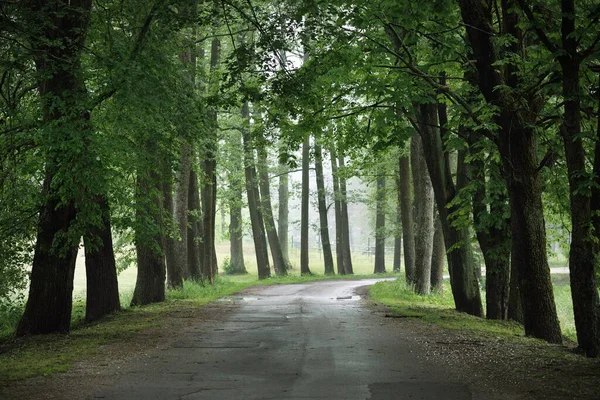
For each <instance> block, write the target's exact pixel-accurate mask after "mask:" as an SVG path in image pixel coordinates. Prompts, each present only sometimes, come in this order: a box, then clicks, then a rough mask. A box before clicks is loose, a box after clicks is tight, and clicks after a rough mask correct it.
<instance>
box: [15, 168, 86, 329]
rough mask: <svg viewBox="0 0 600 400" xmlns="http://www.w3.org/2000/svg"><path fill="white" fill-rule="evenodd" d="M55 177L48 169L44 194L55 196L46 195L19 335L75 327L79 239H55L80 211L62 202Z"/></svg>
mask: <svg viewBox="0 0 600 400" xmlns="http://www.w3.org/2000/svg"><path fill="white" fill-rule="evenodd" d="M52 180H53V174H52V173H48V172H47V173H46V178H45V181H44V189H43V191H42V194H43V195H44V196H43V197H46V196H50V195H51V193H52V195H51V196H52V197H46V198H48V200H46V202H45V203H44V204H43V205H42V209H41V210H40V220H39V225H38V233H37V240H36V244H35V253H34V256H33V268H32V270H31V283H30V286H29V296H28V298H27V305H26V306H25V312H24V313H23V316H22V318H21V321H20V322H19V325H18V327H17V336H24V335H31V334H45V333H53V332H59V333H68V332H69V330H70V328H71V309H72V305H73V276H74V273H75V260H76V259H77V250H78V243H75V242H71V243H65V242H64V241H63V242H58V243H55V242H57V240H56V238H58V237H66V235H67V232H68V231H69V228H70V227H71V224H72V223H73V222H74V220H75V217H76V215H77V213H76V210H75V206H74V204H73V203H72V202H69V203H67V204H62V205H59V204H61V203H59V200H58V197H57V195H56V194H55V193H53V189H51V185H52ZM56 244H58V245H59V246H60V247H56ZM53 247H54V248H53ZM59 248H60V250H61V251H58V249H59Z"/></svg>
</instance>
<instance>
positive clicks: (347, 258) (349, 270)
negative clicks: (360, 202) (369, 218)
mask: <svg viewBox="0 0 600 400" xmlns="http://www.w3.org/2000/svg"><path fill="white" fill-rule="evenodd" d="M345 168H346V161H345V160H344V155H343V154H340V155H339V169H340V170H341V171H344V169H345ZM339 183H340V205H341V217H342V251H343V252H344V271H346V274H348V275H352V274H354V268H353V266H352V249H351V246H350V225H349V218H348V192H347V190H346V178H345V177H344V176H343V175H342V176H340V177H339Z"/></svg>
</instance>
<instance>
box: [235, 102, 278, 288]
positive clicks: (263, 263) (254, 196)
mask: <svg viewBox="0 0 600 400" xmlns="http://www.w3.org/2000/svg"><path fill="white" fill-rule="evenodd" d="M242 118H243V120H244V121H249V120H250V110H249V107H248V103H247V102H245V103H244V104H243V106H242ZM242 137H243V140H244V172H245V175H246V192H247V193H248V209H249V210H250V223H251V225H252V237H253V239H254V249H255V252H256V265H257V267H258V279H266V278H268V277H270V276H271V268H270V267H269V254H268V250H267V238H266V236H265V226H264V224H263V216H262V211H261V209H260V194H259V192H258V179H257V176H256V169H255V161H254V149H253V146H252V137H251V136H250V130H249V129H248V128H244V132H243V135H242Z"/></svg>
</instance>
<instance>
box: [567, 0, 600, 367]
mask: <svg viewBox="0 0 600 400" xmlns="http://www.w3.org/2000/svg"><path fill="white" fill-rule="evenodd" d="M561 5H562V44H563V48H564V49H565V50H566V54H565V55H563V56H561V57H560V58H559V60H560V65H561V67H562V79H563V82H562V84H563V85H562V87H563V97H564V109H565V110H564V114H563V124H562V127H561V135H562V137H563V142H564V148H565V154H566V159H567V170H568V173H569V189H570V199H571V226H572V231H571V246H570V249H569V272H570V274H569V277H570V281H571V296H572V299H573V313H574V315H575V327H576V329H577V342H578V343H579V347H580V348H581V349H582V350H583V351H585V354H586V355H587V356H588V357H598V356H600V299H599V298H598V288H597V286H596V272H595V266H596V263H597V254H596V252H595V245H594V234H593V233H592V230H591V228H592V213H591V197H590V196H589V194H588V191H587V190H582V188H587V187H590V184H589V181H588V174H587V170H586V154H585V150H584V147H583V140H582V138H581V99H580V94H579V93H580V84H579V75H580V60H579V54H578V51H577V46H578V43H577V39H576V37H575V2H574V0H563V1H562V2H561Z"/></svg>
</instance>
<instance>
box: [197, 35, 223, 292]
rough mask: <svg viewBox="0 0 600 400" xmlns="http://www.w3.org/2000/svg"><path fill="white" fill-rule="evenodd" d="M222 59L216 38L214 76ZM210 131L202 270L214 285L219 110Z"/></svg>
mask: <svg viewBox="0 0 600 400" xmlns="http://www.w3.org/2000/svg"><path fill="white" fill-rule="evenodd" d="M220 58H221V41H220V39H219V38H214V39H213V40H212V42H211V47H210V71H211V72H214V71H215V70H216V69H217V67H218V65H219V61H220ZM208 115H209V120H210V124H209V129H208V132H207V135H206V137H205V138H204V141H203V143H202V157H201V158H202V160H201V163H200V167H201V170H202V187H201V193H202V196H201V201H202V227H203V234H202V245H201V250H202V251H201V266H202V278H203V279H208V281H209V282H211V283H212V282H213V279H214V276H215V274H216V273H217V263H216V253H215V231H216V216H217V159H216V154H217V146H218V138H217V130H218V121H217V119H218V113H217V109H216V108H214V107H211V108H210V109H209V112H208Z"/></svg>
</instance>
